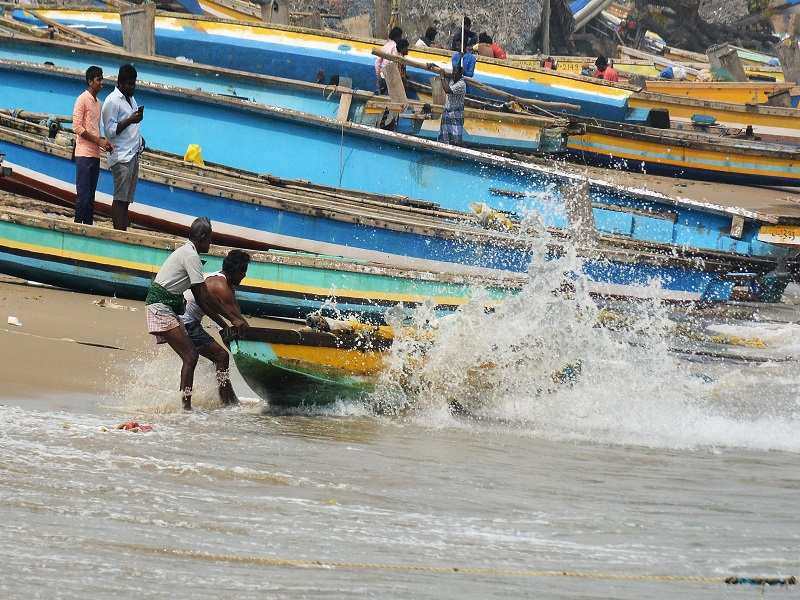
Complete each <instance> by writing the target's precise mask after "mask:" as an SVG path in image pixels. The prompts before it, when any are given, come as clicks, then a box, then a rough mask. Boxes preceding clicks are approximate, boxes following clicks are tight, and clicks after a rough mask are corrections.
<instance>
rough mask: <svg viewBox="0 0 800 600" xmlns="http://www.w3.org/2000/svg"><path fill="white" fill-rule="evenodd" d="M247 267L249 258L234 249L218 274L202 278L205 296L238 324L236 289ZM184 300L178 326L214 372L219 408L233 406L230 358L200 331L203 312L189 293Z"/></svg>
mask: <svg viewBox="0 0 800 600" xmlns="http://www.w3.org/2000/svg"><path fill="white" fill-rule="evenodd" d="M249 264H250V255H249V254H248V253H247V252H245V251H244V250H238V249H234V250H231V251H230V252H228V255H227V256H226V257H225V259H224V260H223V261H222V270H221V271H218V272H216V273H210V274H208V275H206V276H205V278H206V288H207V289H208V293H209V294H211V296H212V297H213V298H214V299H215V300H216V301H217V302H219V304H220V306H222V308H223V309H225V310H226V311H227V314H229V315H231V316H232V317H234V318H236V319H237V320H241V321H242V322H244V319H243V318H242V313H241V311H240V309H239V303H238V302H236V286H238V285H239V284H240V283H242V280H243V279H244V278H245V275H247V266H248V265H249ZM183 296H184V298H185V299H186V311H185V312H184V313H183V314H182V315H181V316H180V319H181V323H183V326H184V327H185V328H186V333H187V334H188V335H189V339H190V340H192V344H193V345H194V348H195V350H197V353H198V354H199V355H200V356H204V357H206V358H207V359H208V360H210V361H211V362H213V363H214V365H215V366H216V368H217V385H218V386H219V397H220V400H222V403H223V404H226V405H228V404H236V403H237V402H238V401H239V400H238V399H237V398H236V393H235V392H234V391H233V386H232V385H231V379H230V372H229V367H230V357H229V355H228V351H227V350H225V348H223V347H222V346H221V345H220V344H219V343H218V342H217V341H216V340H214V338H212V337H211V336H210V335H208V333H206V330H205V329H203V317H204V316H205V312H204V311H203V308H202V307H201V306H200V303H199V302H197V300H195V297H194V292H192V290H191V289H189V290H186V291H185V292H184V293H183Z"/></svg>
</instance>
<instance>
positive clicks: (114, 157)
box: [103, 64, 144, 231]
mask: <svg viewBox="0 0 800 600" xmlns="http://www.w3.org/2000/svg"><path fill="white" fill-rule="evenodd" d="M136 77H137V73H136V69H135V68H134V66H133V65H131V64H125V65H122V66H121V67H120V68H119V74H118V75H117V87H116V88H115V89H114V91H113V92H111V93H110V94H109V95H108V97H107V98H106V100H105V102H103V130H104V131H105V133H106V136H107V137H108V139H109V140H110V141H111V143H112V144H113V145H114V150H113V152H111V154H110V155H109V157H108V167H109V169H111V174H112V175H113V176H114V200H113V202H112V203H111V218H112V221H113V223H114V229H121V230H123V231H124V230H126V229H127V228H128V225H129V224H130V223H129V219H128V207H129V206H130V203H131V202H133V196H134V193H135V192H136V181H137V180H138V179H139V155H140V154H141V152H142V150H143V149H144V140H143V139H142V134H141V133H140V132H139V128H140V125H139V124H140V123H141V122H142V119H144V106H139V105H138V104H136V98H134V97H133V93H134V92H135V91H136Z"/></svg>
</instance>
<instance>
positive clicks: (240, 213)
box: [0, 115, 785, 301]
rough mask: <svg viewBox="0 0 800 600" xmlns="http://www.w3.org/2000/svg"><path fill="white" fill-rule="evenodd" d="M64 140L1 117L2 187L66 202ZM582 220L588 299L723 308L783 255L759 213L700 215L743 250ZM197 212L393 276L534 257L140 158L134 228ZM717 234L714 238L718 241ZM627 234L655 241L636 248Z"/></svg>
mask: <svg viewBox="0 0 800 600" xmlns="http://www.w3.org/2000/svg"><path fill="white" fill-rule="evenodd" d="M71 143H72V140H71V136H68V135H65V134H63V133H59V134H57V135H56V137H55V139H50V138H49V137H48V136H47V133H46V128H45V127H43V126H40V125H36V124H27V123H24V122H20V121H19V120H16V119H12V118H9V117H5V116H2V115H0V152H5V153H7V154H8V156H9V157H10V159H13V160H9V159H7V165H8V166H10V167H11V168H12V169H13V174H12V175H11V176H9V177H6V178H5V179H3V180H2V181H0V187H2V188H4V189H7V190H9V191H12V192H16V193H21V194H25V195H28V196H30V197H34V198H38V199H42V200H46V201H51V202H53V201H54V202H57V203H59V204H62V205H66V206H73V205H74V202H75V186H74V184H72V178H73V173H74V166H73V165H72V164H71V161H70V157H71V154H72V145H71ZM111 186H112V182H111V177H110V174H109V173H108V172H107V171H106V170H105V168H104V169H103V170H102V171H101V177H100V182H99V191H98V194H97V196H96V205H97V206H98V207H99V208H100V209H103V208H105V211H106V212H108V211H109V206H110V202H111V195H110V192H111V189H112V188H111ZM519 199H520V200H525V198H524V197H523V198H519ZM688 206H690V204H688V203H687V207H688ZM587 209H588V207H587ZM690 210H691V209H690ZM592 212H593V214H592V218H593V219H599V218H602V219H604V221H603V222H604V227H605V228H606V229H609V231H607V232H603V231H601V232H599V234H598V239H597V241H596V245H595V246H593V247H592V248H589V249H581V250H580V251H581V252H582V254H581V255H582V256H583V260H582V269H583V273H584V274H585V276H586V277H587V280H586V285H587V287H588V290H589V291H590V293H592V294H595V295H597V296H602V297H612V296H613V297H624V298H631V297H633V298H641V297H648V298H661V299H664V300H674V301H693V300H707V301H719V300H726V299H728V298H729V297H730V294H731V292H732V288H733V281H732V280H731V279H730V278H729V277H728V276H727V274H729V273H741V272H748V273H752V274H753V275H752V277H753V279H754V280H756V279H757V278H758V277H760V276H761V275H764V274H766V273H769V272H770V271H772V270H774V268H775V267H776V264H777V263H776V260H777V258H778V257H779V256H781V255H783V254H784V253H785V251H784V250H782V249H780V248H778V247H772V246H769V245H765V244H762V243H760V242H759V241H758V239H757V238H756V237H751V236H753V234H754V233H756V232H757V231H758V230H759V228H760V226H761V221H762V218H761V216H760V215H757V214H749V213H746V212H742V211H731V212H729V213H727V215H726V213H724V212H722V213H719V217H720V218H716V217H714V218H708V217H712V215H711V214H709V215H706V217H707V218H706V220H705V222H706V223H707V226H716V227H720V228H722V227H723V226H724V227H730V225H731V223H732V219H734V218H736V219H739V218H741V219H744V216H746V217H748V218H758V219H759V220H758V221H757V222H756V223H754V224H753V225H756V226H755V227H754V228H753V227H752V225H751V224H750V223H748V225H747V226H745V225H744V222H742V232H743V233H744V232H745V231H746V234H745V237H746V238H747V241H746V242H743V241H741V240H737V243H735V244H733V245H729V246H727V250H725V251H721V250H720V249H716V250H706V251H698V250H696V249H690V248H688V247H687V245H686V244H685V242H684V240H686V239H688V238H687V233H688V231H689V230H687V223H689V222H690V220H691V217H689V213H688V212H687V213H683V211H682V210H681V209H678V210H677V212H676V207H674V206H672V207H671V208H664V209H660V210H654V209H653V208H652V207H651V208H648V209H645V210H642V209H639V208H634V207H629V208H627V209H625V208H623V207H613V206H610V205H608V204H605V205H604V204H595V205H594V206H593V208H592ZM198 214H205V215H208V216H210V218H211V219H212V222H213V224H214V229H215V232H216V233H215V235H216V236H217V238H216V239H218V240H219V241H221V242H223V243H225V244H230V245H236V246H240V247H246V248H265V247H271V248H276V247H277V248H283V249H288V250H303V251H308V252H324V253H326V254H328V255H335V256H346V257H351V258H356V259H360V260H372V261H378V262H380V263H382V264H387V265H390V266H393V267H398V268H415V269H424V270H426V271H429V272H439V273H442V272H443V273H459V274H464V275H467V276H471V275H473V274H476V275H489V276H499V275H502V274H503V273H498V271H527V270H528V269H529V268H530V263H531V261H532V260H535V259H536V255H535V254H534V252H533V250H532V245H531V244H532V242H533V240H534V239H535V238H533V237H531V235H534V236H535V235H537V234H535V233H533V234H528V233H526V232H525V231H522V230H521V229H520V226H513V228H512V230H510V231H494V230H487V229H484V228H482V227H480V226H479V225H478V224H477V222H476V221H477V217H476V215H475V214H466V213H458V212H455V211H447V210H442V209H439V208H437V207H435V206H432V205H429V204H425V203H418V202H414V201H413V200H408V199H404V200H400V199H397V198H386V197H379V196H371V195H367V194H359V193H355V192H352V191H347V190H336V189H332V188H328V187H325V186H319V185H313V184H309V183H306V182H298V181H287V180H280V179H276V178H272V177H263V176H258V175H256V174H253V173H248V172H244V171H240V170H235V169H231V168H228V167H222V166H218V165H206V166H203V167H201V166H197V165H193V164H188V163H184V162H183V161H182V160H181V159H180V158H178V157H174V156H170V155H167V154H164V153H153V152H152V151H148V152H145V154H144V155H143V157H142V165H141V169H140V181H139V186H138V188H137V198H136V202H135V203H134V204H133V205H132V207H131V216H132V218H133V219H134V222H136V223H138V224H140V225H143V226H148V227H153V228H156V229H159V230H162V231H168V232H172V233H177V234H185V233H186V231H187V229H188V225H189V224H190V223H191V221H192V220H193V218H194V217H195V216H196V215H198ZM680 214H684V215H685V216H679V215H680ZM742 215H744V216H742ZM767 222H769V221H767ZM725 223H727V225H725ZM696 232H697V233H702V235H703V236H704V238H703V239H698V242H699V243H701V244H704V245H713V246H714V247H715V248H717V247H718V246H720V247H721V245H720V244H719V239H717V238H713V237H712V236H709V235H708V231H707V229H706V228H705V227H703V228H699V229H697V230H696ZM549 233H550V235H551V236H553V239H554V243H556V244H558V243H568V242H565V241H564V240H565V238H566V237H568V236H569V235H570V233H569V232H568V231H566V230H564V229H559V228H551V229H550V230H549ZM727 233H730V232H727ZM723 235H724V234H723V232H722V231H721V230H720V235H719V236H717V237H718V238H719V237H723ZM676 236H677V237H676ZM637 237H638V238H641V237H650V238H653V237H660V238H661V240H660V241H659V242H653V241H641V240H637V239H636V238H637ZM553 252H554V255H555V256H558V255H559V253H560V251H559V250H557V249H554V250H553ZM739 279H741V277H739Z"/></svg>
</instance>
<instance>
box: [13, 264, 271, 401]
mask: <svg viewBox="0 0 800 600" xmlns="http://www.w3.org/2000/svg"><path fill="white" fill-rule="evenodd" d="M9 317H16V318H17V319H19V321H20V322H21V323H22V326H15V325H12V324H9V323H7V320H8V318H9ZM0 319H2V322H1V323H0V381H2V382H3V386H2V391H0V401H2V400H3V399H8V398H14V399H26V400H25V401H26V402H30V401H34V400H39V401H41V402H44V403H45V405H46V407H47V408H48V409H50V410H61V409H66V408H75V407H74V406H73V405H74V404H75V402H76V401H77V399H78V398H88V397H92V398H107V397H108V396H109V395H113V394H114V393H115V392H117V391H118V389H119V388H120V386H125V385H126V384H127V383H131V384H133V385H136V382H135V381H130V380H131V379H132V378H135V376H136V373H135V370H136V368H137V366H139V365H146V364H148V363H153V362H154V363H156V364H157V369H156V370H157V371H158V372H157V373H155V374H154V378H155V379H157V380H158V381H156V382H155V383H157V384H158V385H160V386H161V387H162V388H165V389H171V388H172V387H174V389H176V390H177V388H178V377H179V368H180V367H179V362H178V359H177V357H175V356H173V353H172V352H171V350H169V348H167V347H166V346H161V347H156V344H155V342H154V340H153V338H152V336H150V335H149V334H148V333H147V328H146V324H145V315H144V303H143V302H140V301H135V300H125V299H112V298H108V297H104V296H100V295H95V294H83V293H78V292H71V291H67V290H62V289H57V288H52V287H49V286H40V285H32V284H30V283H26V282H25V281H23V280H21V279H17V278H14V277H7V276H0ZM248 320H249V321H250V323H251V324H252V325H256V326H257V325H261V326H263V325H265V324H267V323H270V322H269V321H268V320H266V319H248ZM206 326H207V330H208V332H209V333H210V334H211V335H212V336H214V337H216V338H217V339H219V336H218V335H217V334H216V332H215V331H214V329H215V328H212V327H210V326H209V324H208V322H206ZM206 371H208V372H212V371H213V368H212V367H211V363H209V362H208V361H206V360H205V359H201V360H200V363H199V365H198V373H197V376H196V382H197V380H198V378H200V374H201V373H203V372H206ZM232 378H233V382H234V387H235V389H236V390H237V393H240V394H241V393H246V394H252V392H250V390H249V389H248V388H247V386H246V385H245V384H244V382H243V381H242V380H241V379H240V378H239V377H238V373H236V372H235V369H233V372H232ZM173 380H174V381H173ZM173 384H174V386H173ZM206 387H208V386H206ZM206 391H213V390H211V389H209V390H206ZM176 398H177V392H176ZM176 401H177V400H176ZM176 407H177V404H176Z"/></svg>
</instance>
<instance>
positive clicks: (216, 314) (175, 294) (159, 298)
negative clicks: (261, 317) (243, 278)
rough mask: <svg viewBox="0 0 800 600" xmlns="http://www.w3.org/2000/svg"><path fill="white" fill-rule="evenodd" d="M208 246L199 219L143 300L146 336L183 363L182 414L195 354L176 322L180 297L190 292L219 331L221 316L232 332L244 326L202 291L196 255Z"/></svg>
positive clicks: (205, 225)
mask: <svg viewBox="0 0 800 600" xmlns="http://www.w3.org/2000/svg"><path fill="white" fill-rule="evenodd" d="M210 246H211V222H210V221H209V220H208V218H207V217H199V218H197V219H195V220H194V222H193V223H192V226H191V229H190V230H189V241H188V242H186V243H185V244H184V245H183V246H181V247H180V248H178V249H177V250H175V251H174V252H173V253H172V254H170V255H169V257H167V260H165V261H164V264H163V265H162V266H161V269H160V270H159V271H158V274H157V275H156V277H155V279H154V280H153V282H152V283H151V284H150V289H149V290H148V292H147V299H146V300H145V304H146V313H147V330H148V332H149V333H151V334H152V335H154V336H155V337H156V342H157V343H159V344H163V343H167V344H169V346H170V348H172V349H173V350H174V351H175V353H176V354H177V355H178V356H179V357H180V358H181V361H182V362H183V364H182V366H181V393H182V394H183V409H184V410H192V383H193V381H194V369H195V367H196V366H197V358H198V353H197V350H196V349H195V347H194V345H193V344H192V341H191V339H190V338H189V335H188V334H187V333H186V327H184V325H183V323H181V321H180V319H179V318H178V315H181V314H183V311H184V307H185V300H184V297H183V293H184V292H185V291H186V290H188V289H191V290H192V293H193V294H194V298H195V300H196V301H197V304H199V305H200V307H201V308H202V309H203V312H204V313H205V314H207V315H208V316H209V317H210V318H211V319H212V320H213V321H214V322H215V323H216V324H217V325H219V326H220V327H222V328H226V327H228V324H227V323H226V322H225V321H224V319H223V316H224V317H225V318H227V319H228V320H229V321H230V322H231V326H232V327H233V328H235V329H238V330H241V329H245V328H247V326H248V325H247V322H246V321H245V320H244V319H243V318H242V317H241V315H236V314H233V313H232V312H231V311H229V310H227V309H226V308H225V307H223V306H222V305H221V304H220V303H219V301H217V300H216V298H214V296H212V295H211V294H210V293H209V291H208V288H207V287H206V283H205V278H204V277H203V264H202V262H201V261H200V253H205V252H208V249H209V248H210Z"/></svg>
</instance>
